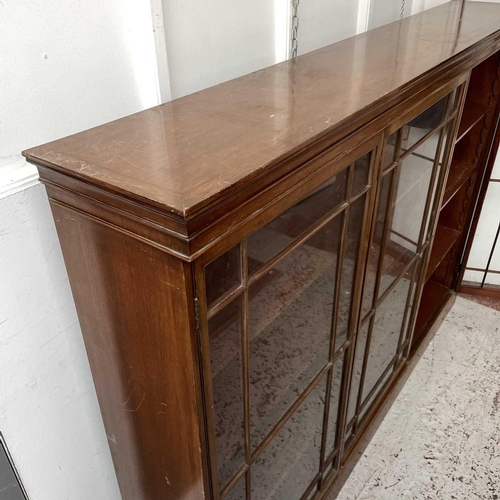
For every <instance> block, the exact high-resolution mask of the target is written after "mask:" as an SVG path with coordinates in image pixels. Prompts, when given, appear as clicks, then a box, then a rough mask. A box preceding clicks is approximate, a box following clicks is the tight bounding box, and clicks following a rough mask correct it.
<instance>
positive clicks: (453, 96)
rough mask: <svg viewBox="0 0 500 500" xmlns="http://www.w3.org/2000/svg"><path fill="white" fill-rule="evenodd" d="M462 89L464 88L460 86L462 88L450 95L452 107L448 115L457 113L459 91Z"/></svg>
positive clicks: (454, 90)
mask: <svg viewBox="0 0 500 500" xmlns="http://www.w3.org/2000/svg"><path fill="white" fill-rule="evenodd" d="M461 88H462V86H460V87H458V88H456V89H453V92H451V94H449V96H450V106H449V111H448V115H451V114H453V113H454V112H455V111H456V109H457V105H458V96H459V90H460V89H461Z"/></svg>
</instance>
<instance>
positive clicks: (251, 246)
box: [248, 169, 348, 274]
mask: <svg viewBox="0 0 500 500" xmlns="http://www.w3.org/2000/svg"><path fill="white" fill-rule="evenodd" d="M347 172H348V169H346V170H343V171H342V172H340V173H338V174H337V175H336V176H334V177H332V178H331V179H329V180H328V181H327V182H325V183H324V184H322V185H321V186H320V187H318V188H317V189H316V190H314V191H313V192H312V193H310V194H309V195H308V196H307V197H306V198H304V199H302V201H300V202H298V203H296V204H295V205H293V206H292V207H290V208H289V209H288V210H286V211H285V212H283V213H282V214H281V215H279V216H278V217H276V219H274V220H272V221H271V222H269V223H268V224H266V225H265V226H264V227H262V228H260V229H259V230H257V231H256V232H255V233H253V234H252V235H250V236H249V238H248V268H249V272H250V274H253V273H254V272H255V271H257V270H258V269H260V268H261V267H262V266H263V264H265V263H266V262H268V261H269V260H271V259H272V258H273V257H274V256H275V255H277V254H278V253H279V252H281V251H282V250H283V249H284V248H285V247H286V246H288V245H289V244H290V243H291V242H292V241H294V240H295V239H296V238H298V237H299V236H301V235H302V234H303V233H304V232H306V231H307V230H308V229H310V228H311V227H312V226H313V225H314V224H315V223H316V222H318V221H319V220H320V219H322V218H323V217H324V216H325V215H327V214H328V213H330V212H332V211H333V210H334V209H335V208H336V207H338V206H339V205H340V204H342V203H343V202H344V201H346V188H347Z"/></svg>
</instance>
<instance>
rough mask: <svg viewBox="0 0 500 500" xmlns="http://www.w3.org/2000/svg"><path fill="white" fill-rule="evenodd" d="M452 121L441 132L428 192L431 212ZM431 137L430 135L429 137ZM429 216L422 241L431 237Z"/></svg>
mask: <svg viewBox="0 0 500 500" xmlns="http://www.w3.org/2000/svg"><path fill="white" fill-rule="evenodd" d="M453 123H454V121H453V122H452V123H450V124H449V125H447V126H446V127H444V128H443V130H442V132H441V134H442V136H443V137H442V144H441V151H440V152H439V161H438V163H437V166H436V167H435V168H436V174H435V179H434V184H433V186H432V189H431V193H430V203H429V207H431V213H432V210H434V209H436V210H437V209H438V207H434V203H436V201H437V200H436V193H437V188H438V184H439V176H440V174H441V171H442V169H443V161H444V156H445V152H446V147H447V144H446V143H447V141H448V137H449V135H450V132H451V128H452V127H453ZM431 139H432V137H431ZM431 229H432V227H431V217H430V216H428V217H427V218H426V219H425V229H424V235H425V238H424V242H426V241H429V240H430V238H431V232H432V231H431Z"/></svg>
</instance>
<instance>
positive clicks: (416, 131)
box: [401, 96, 448, 153]
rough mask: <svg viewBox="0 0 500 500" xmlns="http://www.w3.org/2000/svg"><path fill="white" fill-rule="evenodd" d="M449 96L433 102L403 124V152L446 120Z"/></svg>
mask: <svg viewBox="0 0 500 500" xmlns="http://www.w3.org/2000/svg"><path fill="white" fill-rule="evenodd" d="M447 99H448V96H445V97H443V98H442V99H441V100H440V101H438V102H436V103H435V104H433V105H432V106H431V107H430V108H427V109H426V110H425V111H423V112H422V113H420V114H419V115H418V116H416V117H415V118H413V119H412V120H410V121H409V122H408V123H407V124H406V125H404V126H403V129H402V133H403V140H402V143H401V149H402V153H404V152H405V151H406V150H408V149H410V148H411V147H412V146H414V145H415V144H416V143H417V142H418V141H419V140H420V139H422V137H424V136H425V135H426V134H428V133H429V132H430V131H431V130H433V129H435V128H436V127H438V126H439V125H441V123H443V121H444V116H445V112H446V102H447Z"/></svg>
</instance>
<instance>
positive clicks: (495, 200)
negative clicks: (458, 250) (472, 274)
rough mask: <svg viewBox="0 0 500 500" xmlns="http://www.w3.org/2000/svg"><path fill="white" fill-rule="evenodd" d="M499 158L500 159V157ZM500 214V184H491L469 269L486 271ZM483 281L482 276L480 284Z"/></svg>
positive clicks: (475, 235) (480, 218)
mask: <svg viewBox="0 0 500 500" xmlns="http://www.w3.org/2000/svg"><path fill="white" fill-rule="evenodd" d="M498 156H499V157H500V155H498ZM498 214H500V182H490V183H489V184H488V189H487V191H486V197H485V198H484V202H483V207H482V208H481V214H480V215H479V221H478V224H477V228H476V233H475V234H474V239H473V241H472V247H471V249H470V254H469V258H468V259H467V267H476V268H478V269H486V264H487V263H488V258H489V256H490V252H491V248H492V247H493V243H494V242H495V236H496V232H497V229H498ZM493 269H495V267H493ZM465 279H469V278H465ZM475 280H477V277H476V278H473V279H470V281H475ZM482 280H483V278H482V276H481V279H480V282H481V281H482Z"/></svg>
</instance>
